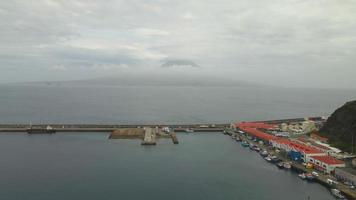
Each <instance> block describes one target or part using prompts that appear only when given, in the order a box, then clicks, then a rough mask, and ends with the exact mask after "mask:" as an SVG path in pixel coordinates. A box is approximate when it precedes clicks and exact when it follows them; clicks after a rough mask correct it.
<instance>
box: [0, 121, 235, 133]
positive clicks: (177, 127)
mask: <svg viewBox="0 0 356 200" xmlns="http://www.w3.org/2000/svg"><path fill="white" fill-rule="evenodd" d="M31 126H33V127H36V128H38V129H46V127H48V126H50V127H51V128H52V130H53V131H54V132H112V131H115V130H117V129H120V128H143V127H150V128H155V127H159V128H161V127H169V128H171V129H173V130H174V132H184V131H185V130H186V129H191V130H194V131H195V132H221V131H223V130H224V129H225V128H227V127H229V126H230V124H227V123H226V124H218V123H216V124H215V123H209V124H204V125H202V124H126V125H125V124H35V125H29V124H0V132H13V133H15V132H27V131H28V129H29V128H30V127H31ZM202 126H204V127H202ZM43 132H45V131H43Z"/></svg>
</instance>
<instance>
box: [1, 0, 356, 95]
mask: <svg viewBox="0 0 356 200" xmlns="http://www.w3.org/2000/svg"><path fill="white" fill-rule="evenodd" d="M0 27H1V28H0V83H7V82H27V81H50V80H55V81H61V80H77V79H78V80H81V79H90V78H96V77H106V76H110V77H115V76H119V75H122V74H132V73H137V74H147V75H149V74H177V76H184V75H187V74H189V75H191V74H193V75H196V76H201V77H204V76H210V77H211V76H214V77H215V76H216V77H217V79H219V78H220V79H224V78H225V77H229V78H232V79H237V80H242V81H251V82H256V83H259V84H267V85H283V86H291V87H324V88H356V65H355V64H356V1H355V0H312V1H311V0H191V1H188V0H186V1H182V0H105V1H99V0H75V1H70V0H11V1H8V0H0Z"/></svg>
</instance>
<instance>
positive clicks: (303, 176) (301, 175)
mask: <svg viewBox="0 0 356 200" xmlns="http://www.w3.org/2000/svg"><path fill="white" fill-rule="evenodd" d="M298 176H299V178H301V179H306V178H307V176H306V175H305V174H304V173H302V174H298Z"/></svg>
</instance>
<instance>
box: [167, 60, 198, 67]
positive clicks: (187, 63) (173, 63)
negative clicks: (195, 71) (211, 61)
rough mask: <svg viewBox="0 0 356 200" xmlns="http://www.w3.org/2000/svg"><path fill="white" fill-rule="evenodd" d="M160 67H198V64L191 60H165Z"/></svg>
mask: <svg viewBox="0 0 356 200" xmlns="http://www.w3.org/2000/svg"><path fill="white" fill-rule="evenodd" d="M161 67H165V68H172V67H193V68H199V67H200V66H199V65H198V64H196V63H195V62H193V61H191V60H181V59H177V60H167V61H166V62H164V63H163V64H162V65H161Z"/></svg>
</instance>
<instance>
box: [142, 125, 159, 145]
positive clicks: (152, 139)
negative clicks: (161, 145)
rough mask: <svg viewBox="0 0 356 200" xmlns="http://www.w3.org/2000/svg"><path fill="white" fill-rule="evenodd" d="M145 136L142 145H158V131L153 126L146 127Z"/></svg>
mask: <svg viewBox="0 0 356 200" xmlns="http://www.w3.org/2000/svg"><path fill="white" fill-rule="evenodd" d="M144 131H145V136H144V138H143V141H142V143H141V145H156V132H155V131H154V130H153V129H152V128H147V127H145V128H144Z"/></svg>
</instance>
